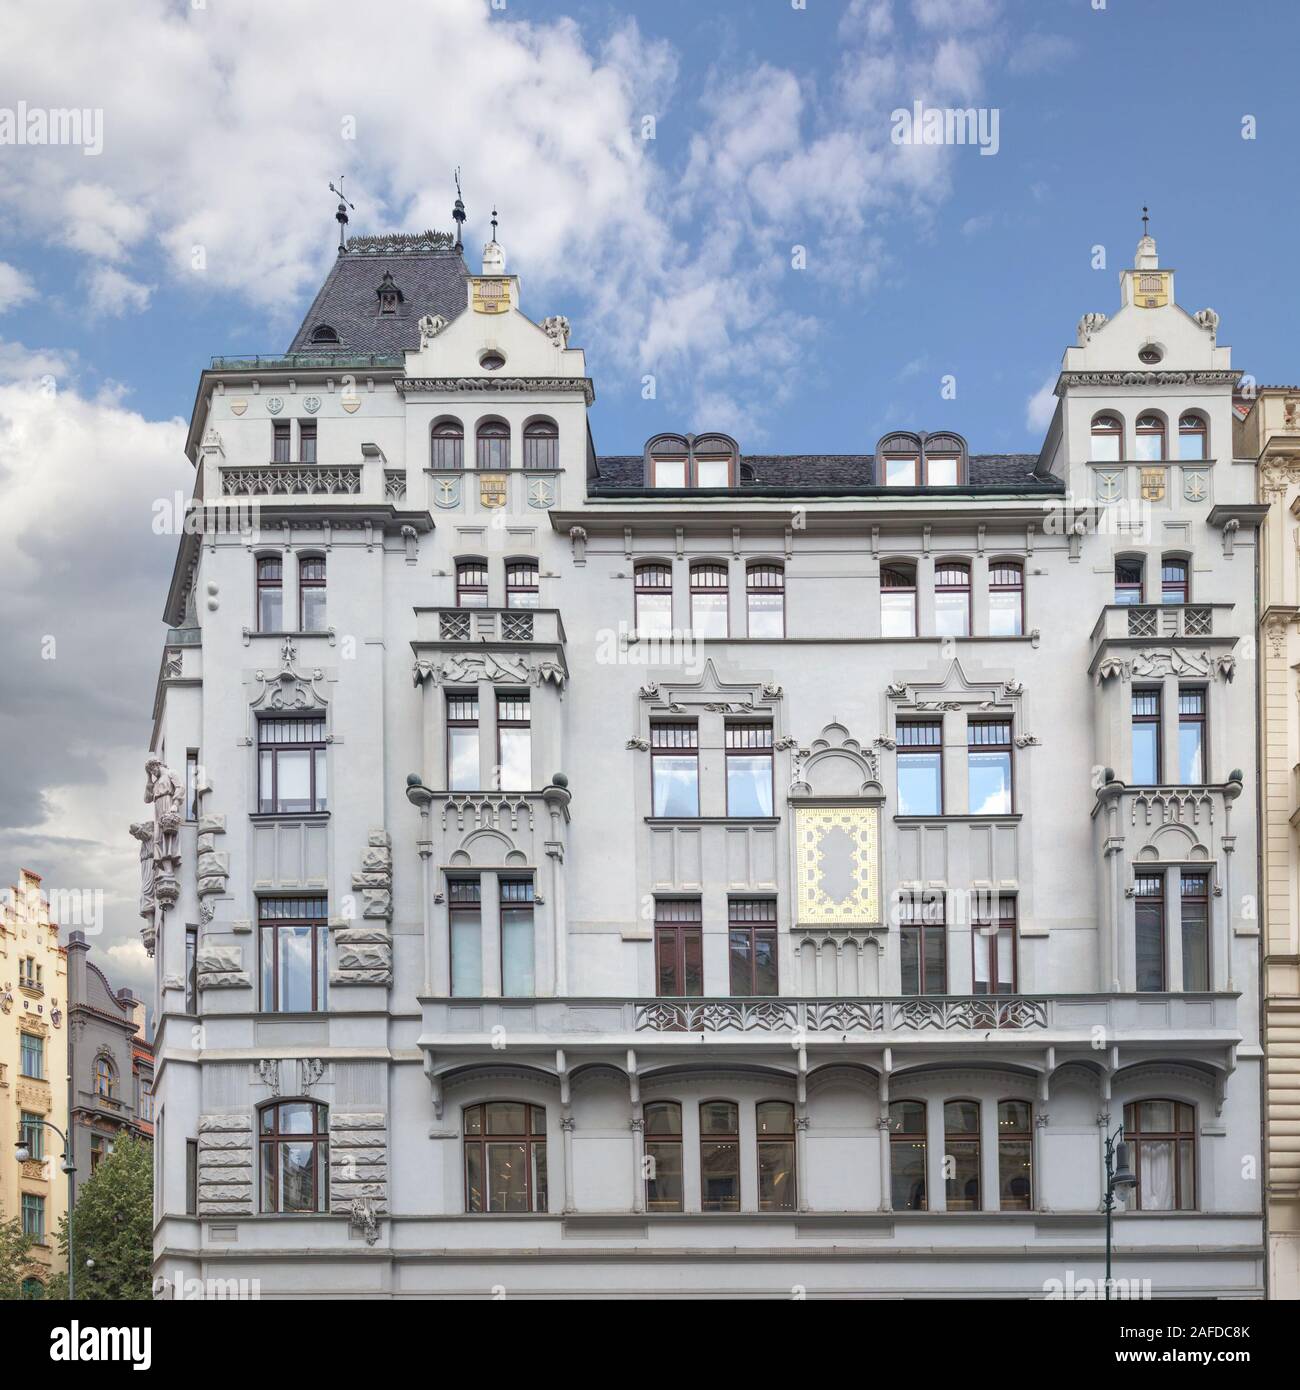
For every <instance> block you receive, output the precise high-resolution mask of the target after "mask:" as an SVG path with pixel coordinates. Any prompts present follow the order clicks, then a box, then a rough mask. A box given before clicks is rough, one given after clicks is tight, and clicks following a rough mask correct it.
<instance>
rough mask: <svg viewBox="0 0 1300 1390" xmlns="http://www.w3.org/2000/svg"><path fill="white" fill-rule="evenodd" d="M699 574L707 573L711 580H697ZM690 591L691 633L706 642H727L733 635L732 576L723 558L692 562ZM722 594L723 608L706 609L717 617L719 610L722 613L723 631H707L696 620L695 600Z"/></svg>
mask: <svg viewBox="0 0 1300 1390" xmlns="http://www.w3.org/2000/svg"><path fill="white" fill-rule="evenodd" d="M698 575H707V576H710V577H711V581H717V580H718V579H719V578H720V580H721V582H707V583H701V582H699V581H698V580H697V576H698ZM688 577H689V580H690V584H689V593H690V613H691V633H692V634H693V635H694V636H696V637H698V638H699V639H700V640H701V641H706V642H725V641H727V640H728V639H729V638H730V636H731V576H730V574H729V572H728V568H727V565H726V563H725V562H724V561H721V560H696V561H694V562H693V563H692V564H691V567H690V572H689V576H688ZM719 594H721V596H722V607H721V609H720V610H719V609H713V608H710V609H708V610H705V611H707V612H708V613H709V615H710V616H713V617H716V616H717V613H718V612H721V614H722V631H721V632H710V633H705V632H703V631H702V630H701V628H700V626H699V624H698V623H697V622H696V615H695V600H696V599H697V598H700V599H703V598H716V597H717V596H718V595H719Z"/></svg>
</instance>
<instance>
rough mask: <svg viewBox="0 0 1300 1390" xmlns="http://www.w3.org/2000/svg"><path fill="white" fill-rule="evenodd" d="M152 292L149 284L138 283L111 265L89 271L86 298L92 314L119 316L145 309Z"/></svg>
mask: <svg viewBox="0 0 1300 1390" xmlns="http://www.w3.org/2000/svg"><path fill="white" fill-rule="evenodd" d="M152 293H153V291H152V289H151V287H150V286H148V285H141V284H138V283H137V282H136V281H134V280H132V279H131V277H130V276H129V275H123V274H122V272H121V271H120V270H117V269H115V268H114V267H113V266H111V265H101V266H96V268H95V269H94V270H92V271H91V273H90V284H89V292H88V294H87V297H86V298H87V303H88V305H89V307H90V312H91V313H92V314H95V315H97V316H98V315H103V316H107V317H110V318H120V317H121V316H122V315H123V314H126V313H136V314H138V313H141V312H143V311H144V310H145V309H147V308H148V307H149V296H150V295H151V294H152Z"/></svg>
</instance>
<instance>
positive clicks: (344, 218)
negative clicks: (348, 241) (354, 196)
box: [330, 174, 356, 256]
mask: <svg viewBox="0 0 1300 1390" xmlns="http://www.w3.org/2000/svg"><path fill="white" fill-rule="evenodd" d="M343 177H344V176H343V175H342V174H340V175H339V185H338V187H337V188H335V187H334V185H333V184H330V192H331V193H337V194H338V198H339V206H338V211H337V212H336V213H335V214H334V220H335V221H336V222H337V223H338V224H339V255H340V256H341V255H342V254H343V253H344V251H346V250H347V247H346V246H345V245H344V244H343V238H344V232H345V231H346V229H347V225H348V209H349V208H352V211H353V212H356V208H355V207H353V205H352V204H351V203H349V202H348V200H347V199H346V198H345V197H344V196H343Z"/></svg>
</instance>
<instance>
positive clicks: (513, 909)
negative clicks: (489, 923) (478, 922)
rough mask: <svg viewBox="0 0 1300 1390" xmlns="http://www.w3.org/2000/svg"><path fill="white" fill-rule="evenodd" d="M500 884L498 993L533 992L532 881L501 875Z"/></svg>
mask: <svg viewBox="0 0 1300 1390" xmlns="http://www.w3.org/2000/svg"><path fill="white" fill-rule="evenodd" d="M500 887H501V993H502V994H503V995H505V996H507V998H519V997H531V996H532V995H534V994H536V992H537V990H536V985H535V983H534V974H533V881H532V879H528V878H503V879H502V880H501V882H500Z"/></svg>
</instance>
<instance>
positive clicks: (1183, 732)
mask: <svg viewBox="0 0 1300 1390" xmlns="http://www.w3.org/2000/svg"><path fill="white" fill-rule="evenodd" d="M1178 778H1179V781H1181V782H1182V784H1183V785H1184V786H1185V787H1193V786H1199V785H1200V784H1201V783H1203V782H1204V781H1205V691H1204V690H1180V691H1179V692H1178Z"/></svg>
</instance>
